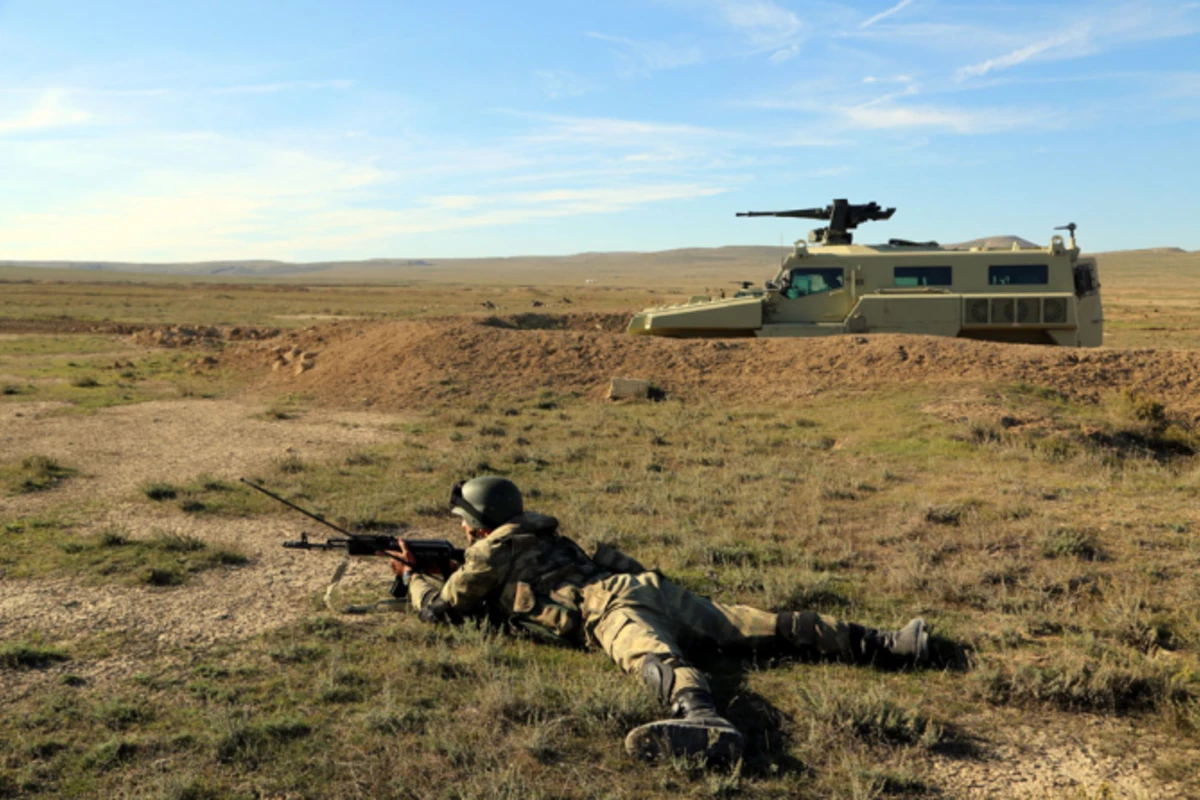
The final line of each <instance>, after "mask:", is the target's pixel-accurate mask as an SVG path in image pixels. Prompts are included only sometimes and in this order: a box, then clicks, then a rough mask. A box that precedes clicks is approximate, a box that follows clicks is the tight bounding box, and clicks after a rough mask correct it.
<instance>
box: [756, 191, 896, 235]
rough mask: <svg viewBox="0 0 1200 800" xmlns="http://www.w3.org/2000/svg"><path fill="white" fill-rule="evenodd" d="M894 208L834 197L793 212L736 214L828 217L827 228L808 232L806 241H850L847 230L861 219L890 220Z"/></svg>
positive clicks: (855, 226)
mask: <svg viewBox="0 0 1200 800" xmlns="http://www.w3.org/2000/svg"><path fill="white" fill-rule="evenodd" d="M895 213H896V209H894V208H880V206H879V204H878V203H864V204H862V205H851V204H850V203H849V201H847V200H845V199H844V198H843V199H840V200H834V201H833V202H832V203H830V204H829V205H828V206H826V207H825V208H800V209H796V210H794V211H739V212H738V216H739V217H800V218H803V219H824V220H829V225H828V227H825V228H816V229H814V230H812V231H810V232H809V234H808V240H809V241H810V242H813V243H815V244H852V243H853V242H854V236H853V234H851V233H850V231H851V230H852V229H853V228H857V227H858V226H859V225H861V224H862V223H864V222H872V221H876V220H885V219H891V217H892V214H895Z"/></svg>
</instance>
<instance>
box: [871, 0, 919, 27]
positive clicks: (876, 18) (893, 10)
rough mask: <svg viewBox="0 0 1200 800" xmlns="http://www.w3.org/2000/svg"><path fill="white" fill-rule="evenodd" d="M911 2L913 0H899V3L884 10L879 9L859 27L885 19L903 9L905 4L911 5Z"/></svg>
mask: <svg viewBox="0 0 1200 800" xmlns="http://www.w3.org/2000/svg"><path fill="white" fill-rule="evenodd" d="M912 2H913V0H900V2H899V3H897V4H896V5H894V6H892V7H891V8H889V9H887V10H886V11H880V12H879V13H878V14H876V15H875V16H873V17H871V18H870V19H868V20H866V21H865V22H863V24H862V25H859V27H860V28H869V27H871V26H872V25H874V24H875V23H876V22H879V21H880V20H884V19H887V18H888V17H890V16H892V14H895V13H896V12H898V11H901V10H903V9H904V8H905V7H906V6H909V5H911V4H912Z"/></svg>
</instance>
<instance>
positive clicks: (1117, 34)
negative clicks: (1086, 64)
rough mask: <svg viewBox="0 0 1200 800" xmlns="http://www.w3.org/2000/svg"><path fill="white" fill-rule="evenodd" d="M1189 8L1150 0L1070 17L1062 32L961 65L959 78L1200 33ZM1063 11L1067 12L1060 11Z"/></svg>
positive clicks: (957, 77)
mask: <svg viewBox="0 0 1200 800" xmlns="http://www.w3.org/2000/svg"><path fill="white" fill-rule="evenodd" d="M1190 12H1191V9H1190V8H1188V7H1187V6H1178V5H1175V4H1166V5H1164V4H1162V3H1156V2H1153V1H1152V0H1147V2H1145V3H1141V4H1138V5H1120V6H1115V7H1110V8H1106V9H1102V10H1100V11H1097V12H1094V13H1091V14H1087V15H1086V16H1084V15H1082V14H1080V15H1078V16H1080V17H1081V18H1080V19H1078V20H1076V19H1074V18H1071V19H1069V20H1067V21H1066V24H1065V25H1063V24H1054V23H1056V20H1051V21H1050V22H1051V25H1050V27H1066V28H1067V29H1066V30H1065V31H1064V32H1063V33H1059V34H1056V35H1054V36H1046V37H1041V38H1038V39H1036V40H1034V41H1033V42H1030V43H1028V44H1025V45H1022V46H1021V47H1018V48H1016V49H1014V50H1011V51H1009V52H1007V53H1004V54H1002V55H1000V56H996V57H993V58H989V59H986V60H984V61H980V62H977V63H974V64H968V65H967V66H964V67H960V68H959V69H958V70H957V71H956V73H955V78H956V79H957V80H958V81H964V80H966V79H968V78H975V77H981V76H983V75H987V74H988V73H991V72H996V71H999V70H1003V69H1008V68H1010V67H1015V66H1017V65H1019V64H1024V63H1026V62H1031V61H1062V60H1067V59H1075V58H1081V57H1084V56H1090V55H1095V54H1097V53H1102V52H1106V51H1108V50H1113V49H1115V48H1118V47H1120V46H1122V45H1126V44H1132V43H1137V42H1147V41H1154V40H1156V39H1170V38H1179V37H1184V36H1191V35H1193V34H1196V33H1197V32H1200V19H1198V18H1197V17H1196V15H1195V14H1192V13H1190ZM1059 13H1060V14H1061V13H1062V12H1059Z"/></svg>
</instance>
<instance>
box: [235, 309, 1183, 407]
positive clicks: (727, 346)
mask: <svg viewBox="0 0 1200 800" xmlns="http://www.w3.org/2000/svg"><path fill="white" fill-rule="evenodd" d="M618 321H620V323H621V325H617V324H616V323H617V322H618ZM623 324H624V317H620V316H619V315H580V316H578V317H575V316H571V315H550V314H521V315H515V316H509V317H487V318H485V319H482V320H479V319H474V320H473V319H470V318H455V319H443V320H435V321H410V322H385V323H374V324H365V323H353V322H343V323H337V324H334V325H329V326H324V327H320V328H313V329H309V330H307V331H303V332H297V333H293V334H290V335H288V336H285V337H283V341H282V343H281V342H280V340H276V341H275V342H272V343H271V345H268V344H266V343H249V342H247V343H244V344H242V345H240V346H239V347H238V348H235V349H233V350H232V351H230V352H228V353H227V356H226V358H225V359H224V361H225V363H226V364H232V365H234V366H238V365H240V366H243V367H245V368H258V369H263V370H264V373H266V372H268V371H269V368H270V366H271V365H272V364H274V363H277V361H278V353H277V351H278V347H279V346H280V345H281V344H282V346H286V347H291V348H293V349H294V351H295V352H303V353H304V354H305V355H304V358H305V359H308V360H310V362H311V364H310V367H311V368H308V369H305V370H303V371H300V372H292V371H289V370H278V369H277V370H276V372H275V373H273V374H269V375H266V377H265V378H264V380H265V381H266V382H267V383H266V386H267V387H268V388H273V389H278V390H285V391H289V392H302V393H304V394H306V395H309V396H312V397H314V398H315V399H317V400H318V401H321V402H324V403H328V404H332V405H347V404H348V405H370V406H375V407H379V408H391V409H400V408H411V407H414V406H419V405H421V404H423V403H425V402H428V401H434V400H444V399H447V398H450V397H454V396H456V395H462V394H465V393H470V394H472V395H479V396H487V395H491V394H504V395H530V394H535V393H537V392H538V391H539V390H542V389H550V390H553V391H555V392H567V391H579V392H584V393H588V394H594V395H595V396H597V397H600V396H602V395H603V392H604V390H605V389H606V388H607V385H608V380H609V379H610V378H611V377H614V376H629V377H640V378H646V379H649V380H651V381H653V382H654V383H655V384H657V385H658V386H659V387H661V388H662V389H664V390H665V391H666V392H667V393H668V394H672V395H676V396H681V397H699V396H713V397H716V398H719V399H722V400H725V401H732V402H755V403H757V402H779V401H787V400H792V399H795V398H797V397H804V396H807V395H812V394H816V393H818V392H823V391H828V390H832V389H850V390H858V389H870V388H874V387H878V386H883V385H888V384H905V383H920V384H925V385H938V384H955V383H972V382H981V381H1005V382H1026V383H1029V384H1031V385H1033V386H1037V387H1045V388H1050V389H1053V390H1055V391H1058V392H1061V393H1062V394H1064V395H1066V396H1069V397H1075V398H1086V399H1097V398H1098V397H1099V395H1100V394H1101V393H1102V392H1105V391H1111V390H1115V389H1123V388H1130V389H1135V390H1137V391H1140V392H1143V393H1145V394H1147V395H1149V396H1152V397H1155V398H1157V399H1159V400H1161V401H1162V402H1164V403H1166V404H1167V405H1168V406H1170V407H1171V408H1172V409H1175V410H1181V411H1187V412H1189V413H1193V414H1194V413H1200V392H1197V387H1198V385H1200V353H1195V352H1191V351H1182V350H1179V351H1157V350H1107V349H1098V350H1076V349H1066V348H1049V347H1039V346H1033V345H1012V344H996V343H991V342H977V341H969V340H964V339H946V338H938V337H924V336H901V335H871V336H841V337H831V338H825V339H749V340H747V339H731V340H676V339H662V338H651V337H640V336H626V335H624V334H620V333H614V332H613V330H614V328H619V327H621V326H623Z"/></svg>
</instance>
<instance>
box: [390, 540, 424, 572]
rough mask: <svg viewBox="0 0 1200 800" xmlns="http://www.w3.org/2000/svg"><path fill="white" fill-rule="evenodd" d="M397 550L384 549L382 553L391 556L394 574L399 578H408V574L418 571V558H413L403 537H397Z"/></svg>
mask: <svg viewBox="0 0 1200 800" xmlns="http://www.w3.org/2000/svg"><path fill="white" fill-rule="evenodd" d="M396 542H397V545H398V547H397V549H396V550H383V551H381V553H382V555H386V556H391V558H389V559H388V561H389V563H390V564H391V567H392V574H393V575H395V576H396V577H398V578H406V577H407V576H408V575H410V574H412V573H413V572H416V569H415V567H416V560H415V559H413V557H412V553H410V552H409V551H408V545H407V544H405V543H404V540H403V539H397V540H396Z"/></svg>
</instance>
